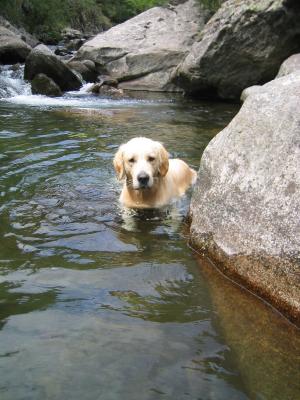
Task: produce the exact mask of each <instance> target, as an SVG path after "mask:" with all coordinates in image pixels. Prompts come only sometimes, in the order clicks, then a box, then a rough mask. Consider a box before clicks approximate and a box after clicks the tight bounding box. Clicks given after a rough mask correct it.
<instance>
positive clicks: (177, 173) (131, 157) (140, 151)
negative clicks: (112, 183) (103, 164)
mask: <svg viewBox="0 0 300 400" xmlns="http://www.w3.org/2000/svg"><path fill="white" fill-rule="evenodd" d="M113 163H114V167H115V170H116V173H117V176H118V178H119V180H121V181H123V188H122V192H121V195H120V202H121V204H122V205H123V206H125V207H127V208H134V209H158V208H161V207H164V206H166V205H168V204H170V203H172V202H173V201H174V200H176V199H178V198H180V197H181V196H183V195H184V194H185V192H186V191H187V189H188V188H189V187H190V186H191V185H192V184H193V183H195V181H196V178H197V173H196V171H195V170H193V169H192V168H190V167H189V166H188V165H187V164H186V163H185V162H184V161H182V160H179V159H169V154H168V152H167V151H166V149H165V148H164V146H163V145H162V144H161V143H159V142H156V141H153V140H151V139H148V138H144V137H138V138H134V139H131V140H130V141H129V142H127V143H125V144H122V145H121V146H120V148H119V149H118V151H117V153H116V155H115V157H114V161H113Z"/></svg>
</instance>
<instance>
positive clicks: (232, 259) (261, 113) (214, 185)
mask: <svg viewBox="0 0 300 400" xmlns="http://www.w3.org/2000/svg"><path fill="white" fill-rule="evenodd" d="M299 110H300V72H297V73H292V74H289V75H287V76H285V77H282V78H279V79H275V80H273V81H271V82H269V83H267V84H265V85H264V86H262V87H261V88H259V89H258V88H256V89H255V90H253V91H252V93H250V94H249V95H248V96H247V98H246V100H245V102H244V104H243V106H242V108H241V110H240V112H239V113H238V114H237V116H236V117H235V118H234V119H233V120H232V121H231V123H230V124H229V125H228V126H227V127H226V128H225V129H224V130H223V131H222V132H220V133H219V134H218V135H217V136H216V137H215V138H214V139H213V140H212V141H211V142H210V144H209V145H208V146H207V148H206V150H205V151H204V153H203V156H202V160H201V164H200V170H199V174H198V181H197V184H196V187H195V190H194V193H193V196H192V202H191V217H192V225H191V239H192V243H193V245H194V246H195V247H196V248H197V249H199V250H200V251H204V252H206V253H207V254H208V256H209V257H210V258H211V259H213V260H214V261H215V262H216V264H217V265H219V266H220V268H221V269H222V270H223V271H224V273H225V274H227V275H228V276H230V277H232V278H233V279H235V280H237V281H239V282H241V283H242V284H244V285H245V286H247V287H248V288H250V289H251V290H253V291H254V292H255V293H257V294H258V295H260V296H261V297H263V298H264V299H266V300H268V301H269V302H270V303H271V304H273V305H274V306H275V307H276V308H277V309H279V310H280V311H282V312H283V313H284V314H285V315H287V316H288V317H289V318H290V319H291V320H292V321H294V322H296V323H297V324H300V282H299V274H300V246H299V243H300V229H299V215H300V174H299V171H300V135H299V126H300V113H299Z"/></svg>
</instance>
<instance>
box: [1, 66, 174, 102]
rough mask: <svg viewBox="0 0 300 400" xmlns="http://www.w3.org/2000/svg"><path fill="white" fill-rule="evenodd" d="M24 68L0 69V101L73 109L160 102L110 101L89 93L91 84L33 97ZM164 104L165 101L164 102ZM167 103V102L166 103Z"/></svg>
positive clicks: (5, 67)
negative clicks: (53, 94)
mask: <svg viewBox="0 0 300 400" xmlns="http://www.w3.org/2000/svg"><path fill="white" fill-rule="evenodd" d="M23 76H24V66H21V67H19V68H18V69H17V70H14V68H13V67H12V66H10V65H8V66H3V67H1V69H0V100H2V101H5V102H9V103H14V104H19V105H27V106H32V107H40V108H41V107H42V108H48V107H75V108H105V107H115V106H117V107H122V106H128V105H130V106H131V107H134V106H139V105H142V104H152V105H157V104H158V103H161V101H157V100H156V101H153V100H144V99H131V98H123V99H111V98H108V97H101V96H97V95H93V94H91V93H89V89H90V88H91V87H92V85H93V84H92V83H85V84H83V85H82V87H81V88H80V90H78V91H70V92H67V93H65V94H64V95H63V96H62V97H47V96H43V95H33V94H32V93H31V86H30V83H28V82H26V81H24V78H23ZM164 102H166V100H164ZM167 102H168V101H167Z"/></svg>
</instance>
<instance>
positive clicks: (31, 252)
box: [0, 94, 298, 400]
mask: <svg viewBox="0 0 300 400" xmlns="http://www.w3.org/2000/svg"><path fill="white" fill-rule="evenodd" d="M236 111H237V107H236V106H233V105H230V104H212V103H208V102H206V103H194V102H192V101H189V100H182V99H175V100H174V99H170V98H169V97H166V98H161V97H160V98H153V97H151V98H147V99H127V100H125V101H121V102H117V101H113V102H112V101H109V100H108V99H99V98H96V97H93V96H83V97H80V96H75V95H70V94H69V95H67V96H65V97H64V98H63V99H59V100H58V99H47V98H40V97H37V96H27V98H26V96H23V97H22V96H16V97H14V98H12V99H9V101H0V196H1V204H0V218H1V224H0V234H1V248H0V296H1V298H0V342H1V350H0V398H1V400H12V399H13V400H23V399H25V398H28V399H29V398H30V399H31V400H35V399H41V398H44V399H49V400H50V399H51V400H55V399H62V398H72V399H74V400H76V399H82V400H89V399H93V400H94V399H99V400H110V399H112V400H118V399H122V400H126V399H130V400H134V399H138V400H144V399H145V400H152V399H153V400H154V399H155V400H156V399H159V398H162V399H185V398H186V399H193V400H194V399H195V400H196V399H203V400H210V399H211V400H213V399H217V400H218V399H220V400H223V399H224V398H226V399H227V398H228V399H229V398H230V399H238V400H241V399H242V400H243V399H248V398H257V399H277V398H278V399H280V398H281V399H282V398H284V397H282V396H284V395H286V394H288V395H290V394H295V395H296V394H297V393H298V387H296V386H295V385H294V386H292V385H290V388H289V391H288V390H287V389H286V383H285V380H286V379H287V374H286V371H289V373H292V370H293V366H292V365H291V364H289V361H288V359H289V357H290V359H291V360H293V363H294V365H296V359H295V358H294V353H295V352H294V344H295V343H296V342H294V336H295V335H294V332H292V333H291V332H289V331H287V330H286V331H284V332H281V329H282V325H281V324H282V322H278V320H277V317H276V315H274V313H272V312H271V313H270V312H269V313H268V317H267V318H266V319H265V321H267V319H269V321H270V326H272V328H270V329H271V330H268V329H267V328H266V323H265V322H264V323H263V325H262V326H264V327H265V331H266V334H265V335H264V332H263V330H261V329H258V328H257V327H256V328H254V324H255V326H256V324H261V319H260V318H261V317H260V312H258V311H257V310H258V309H259V308H256V306H253V307H252V308H250V311H249V310H247V309H246V306H245V307H244V305H245V304H246V303H247V301H250V303H251V302H252V300H245V301H243V302H242V303H241V304H240V302H241V300H240V297H239V296H240V294H239V293H235V292H234V290H235V289H232V292H231V291H230V290H229V289H228V287H227V285H228V284H227V282H226V281H224V280H223V283H222V282H221V281H220V282H219V283H218V284H217V285H216V284H215V283H214V278H212V277H211V276H210V274H208V273H206V271H204V270H202V269H200V270H199V266H198V264H197V261H196V260H195V258H194V256H193V255H192V253H191V251H190V250H189V248H188V247H187V245H186V231H187V226H186V222H185V216H186V213H187V209H188V204H189V197H190V193H188V195H187V196H186V197H185V198H183V199H181V200H180V201H179V202H177V203H175V204H173V205H172V206H171V207H168V208H167V209H165V210H162V211H160V212H157V211H148V212H138V213H124V211H123V210H121V209H120V207H119V205H118V201H117V198H118V195H119V192H120V184H119V182H117V180H116V178H115V175H114V171H113V168H112V158H113V156H114V153H115V151H116V149H117V147H118V146H119V145H120V143H122V142H124V141H127V140H128V139H129V138H131V137H134V136H139V135H141V136H148V137H152V138H153V139H155V140H161V141H162V142H163V143H164V144H165V145H166V147H167V149H168V150H169V152H170V153H171V155H172V156H175V157H180V158H183V159H185V160H186V161H187V162H188V163H189V164H190V165H193V166H194V167H195V168H198V165H199V157H200V155H201V154H202V152H203V150H204V148H205V146H206V145H207V143H208V141H209V140H210V139H211V138H212V137H213V136H214V135H215V134H216V133H217V132H218V131H219V130H221V129H222V127H223V126H225V125H226V124H227V123H228V122H229V121H230V119H231V118H232V116H233V115H234V114H235V112H236ZM246 297H247V296H246ZM236 304H239V306H238V310H237V312H236V314H232V313H233V310H235V309H236ZM251 304H252V303H251ZM253 304H256V303H255V302H254V303H253ZM239 321H244V323H243V324H241V325H240V324H239ZM251 321H254V324H253V325H251ZM271 331H272V334H273V336H274V338H275V339H274V340H276V341H277V342H279V343H282V346H284V345H285V346H286V357H282V356H280V361H279V365H280V366H281V368H280V369H279V368H276V370H275V369H274V363H273V360H272V359H271V357H269V356H268V357H266V359H265V361H264V363H261V362H260V361H259V360H258V355H257V353H256V348H255V346H254V344H253V345H252V343H254V342H251V340H252V341H253V338H257V336H256V335H257V332H259V335H261V337H262V338H265V339H262V341H264V340H266V341H267V342H268V343H270V346H269V345H268V346H266V349H267V350H266V351H267V352H268V354H273V353H271V351H270V348H271V345H272V343H273V342H272V340H271V339H270V335H271V333H270V332H271ZM285 332H289V333H288V335H289V337H290V336H291V335H294V336H293V339H292V340H291V341H290V343H289V344H288V336H285ZM244 338H245V339H244ZM256 341H258V339H257V340H256ZM280 346H281V344H280ZM258 348H259V347H258ZM276 348H277V349H280V351H281V349H282V348H283V347H276ZM261 352H263V349H262V348H261ZM273 355H274V354H273ZM254 357H255V358H254ZM274 358H275V356H274ZM250 365H252V366H253V365H254V366H255V365H257V366H258V370H259V371H261V376H260V374H255V373H254V372H253V371H255V368H254V367H250ZM262 366H263V367H264V368H265V370H268V368H270V370H271V371H273V372H274V376H272V374H269V375H267V374H266V373H263V372H262V371H263V368H262ZM280 371H281V372H280ZM294 371H295V372H296V369H294ZM273 372H272V373H273ZM274 379H276V382H275V381H274ZM277 383H278V384H277ZM280 383H281V385H280ZM266 386H267V387H272V386H274V387H276V388H277V389H276V390H277V393H275V391H274V390H271V389H270V390H269V389H268V390H267V389H266ZM276 396H277V397H276ZM280 396H281V397H280ZM294 397H297V396H294Z"/></svg>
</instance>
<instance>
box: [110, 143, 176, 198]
mask: <svg viewBox="0 0 300 400" xmlns="http://www.w3.org/2000/svg"><path fill="white" fill-rule="evenodd" d="M113 163H114V167H115V170H116V173H117V175H118V178H119V179H120V180H121V179H124V178H126V183H127V185H128V186H130V187H132V188H133V189H135V190H139V189H150V188H151V187H152V186H153V185H154V184H155V181H156V179H157V178H159V177H164V176H165V175H166V174H167V172H168V169H169V155H168V152H167V151H166V149H165V148H164V146H163V145H162V144H161V143H159V142H155V141H153V140H151V139H147V138H144V137H138V138H134V139H131V140H130V141H129V142H127V143H125V144H122V145H121V146H120V148H119V149H118V151H117V153H116V155H115V158H114V161H113Z"/></svg>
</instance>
